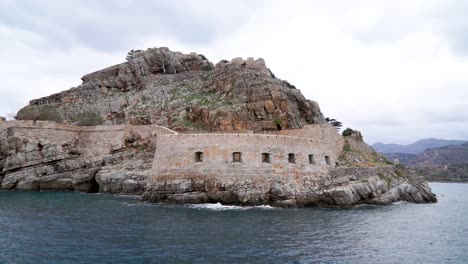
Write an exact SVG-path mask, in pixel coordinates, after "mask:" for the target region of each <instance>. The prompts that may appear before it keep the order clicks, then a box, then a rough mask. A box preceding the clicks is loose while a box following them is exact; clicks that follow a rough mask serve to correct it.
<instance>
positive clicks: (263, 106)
mask: <svg viewBox="0 0 468 264" xmlns="http://www.w3.org/2000/svg"><path fill="white" fill-rule="evenodd" d="M127 59H128V61H127V62H124V63H121V64H118V65H115V66H112V67H109V68H106V69H103V70H100V71H97V72H94V73H90V74H87V75H85V76H83V77H82V78H81V79H82V80H83V84H81V85H80V86H78V87H75V88H71V89H70V90H67V91H64V92H61V93H58V94H54V95H51V96H48V97H44V98H41V99H37V100H33V101H31V102H30V104H29V105H28V106H26V107H25V108H23V109H21V110H20V111H19V112H18V115H17V118H18V119H20V120H33V119H38V120H54V121H60V122H65V123H69V124H80V123H82V122H83V119H86V117H88V116H90V115H94V114H97V115H98V116H97V117H96V118H95V121H96V122H98V123H99V124H101V123H102V124H124V123H128V124H132V125H147V124H156V125H162V126H165V127H168V128H171V129H174V130H177V131H189V130H198V131H245V130H254V131H259V130H273V129H278V128H282V129H285V128H300V127H303V126H304V125H306V124H317V123H324V122H325V121H324V118H323V115H322V113H321V112H320V108H319V107H318V104H317V103H316V102H314V101H309V100H306V99H305V98H304V96H303V95H302V94H301V92H300V91H299V90H298V89H296V88H295V87H294V86H293V85H291V84H289V83H288V82H286V81H282V80H280V79H278V78H276V77H275V76H274V75H273V74H272V73H271V71H270V70H269V69H268V68H267V67H266V66H265V62H264V61H263V60H262V59H258V60H254V59H252V58H248V59H247V60H242V59H241V58H236V59H233V60H231V61H220V62H219V63H217V64H216V65H213V63H211V62H209V61H208V60H207V59H206V57H205V56H203V55H201V54H196V53H191V54H182V53H180V52H173V51H170V50H169V49H167V48H154V49H148V50H146V51H132V52H130V53H129V55H128V56H127Z"/></svg>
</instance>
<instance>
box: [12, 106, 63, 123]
mask: <svg viewBox="0 0 468 264" xmlns="http://www.w3.org/2000/svg"><path fill="white" fill-rule="evenodd" d="M17 118H18V119H19V120H34V121H36V120H41V121H54V122H57V123H61V122H63V118H62V116H61V115H60V113H59V112H58V111H57V108H55V107H52V106H49V105H42V106H37V107H29V108H25V109H22V110H20V111H19V112H18V115H17Z"/></svg>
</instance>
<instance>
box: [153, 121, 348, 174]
mask: <svg viewBox="0 0 468 264" xmlns="http://www.w3.org/2000/svg"><path fill="white" fill-rule="evenodd" d="M307 132H314V133H315V134H317V133H321V134H323V135H325V134H330V133H331V132H330V130H329V129H328V128H327V127H321V126H316V127H313V128H312V127H311V128H309V130H308V131H307ZM283 133H286V131H285V132H283ZM334 133H335V136H333V137H330V140H319V139H315V138H308V137H305V136H304V137H298V136H285V135H267V134H265V135H264V134H179V135H163V136H158V139H157V147H156V154H155V160H154V163H153V170H152V175H153V176H155V178H158V177H164V176H169V177H177V176H190V175H205V176H215V177H223V176H235V175H239V176H246V175H252V176H253V175H261V176H265V177H268V176H269V175H273V174H276V175H290V176H293V175H296V174H297V175H299V174H300V175H317V176H318V175H321V174H323V173H325V172H326V171H327V170H328V168H330V167H333V166H334V164H335V160H336V159H337V157H338V155H339V153H340V151H341V150H342V148H343V145H342V144H343V141H342V140H341V141H340V140H339V138H341V137H340V136H339V135H338V134H337V133H336V131H334ZM304 135H305V134H304ZM196 152H203V162H197V161H196V159H195V153H196ZM234 152H240V153H241V156H242V157H241V158H242V162H240V163H235V162H233V153H234ZM262 153H269V154H270V163H265V162H262ZM289 153H293V154H295V163H290V162H289V159H288V158H289V157H288V155H289ZM309 155H313V157H314V164H310V163H309ZM325 156H328V157H329V163H330V165H327V164H326V161H325Z"/></svg>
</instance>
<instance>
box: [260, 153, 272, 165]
mask: <svg viewBox="0 0 468 264" xmlns="http://www.w3.org/2000/svg"><path fill="white" fill-rule="evenodd" d="M270 162H271V161H270V153H262V163H270Z"/></svg>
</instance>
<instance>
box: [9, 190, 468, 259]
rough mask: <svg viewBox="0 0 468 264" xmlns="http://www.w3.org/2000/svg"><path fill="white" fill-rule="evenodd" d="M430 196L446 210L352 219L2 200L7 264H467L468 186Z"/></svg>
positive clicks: (381, 209)
mask: <svg viewBox="0 0 468 264" xmlns="http://www.w3.org/2000/svg"><path fill="white" fill-rule="evenodd" d="M431 187H432V188H433V191H434V192H435V193H436V194H437V195H438V199H439V202H438V203H437V204H410V203H404V202H403V203H402V202H400V203H396V204H393V205H390V206H358V207H355V208H351V209H326V208H301V209H278V208H272V207H269V206H259V207H238V206H222V205H220V204H203V205H186V206H180V205H179V206H175V205H159V204H147V203H141V202H140V201H139V200H138V198H137V197H123V196H115V195H108V194H81V193H48V192H0V263H468V185H466V184H444V183H433V184H431Z"/></svg>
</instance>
